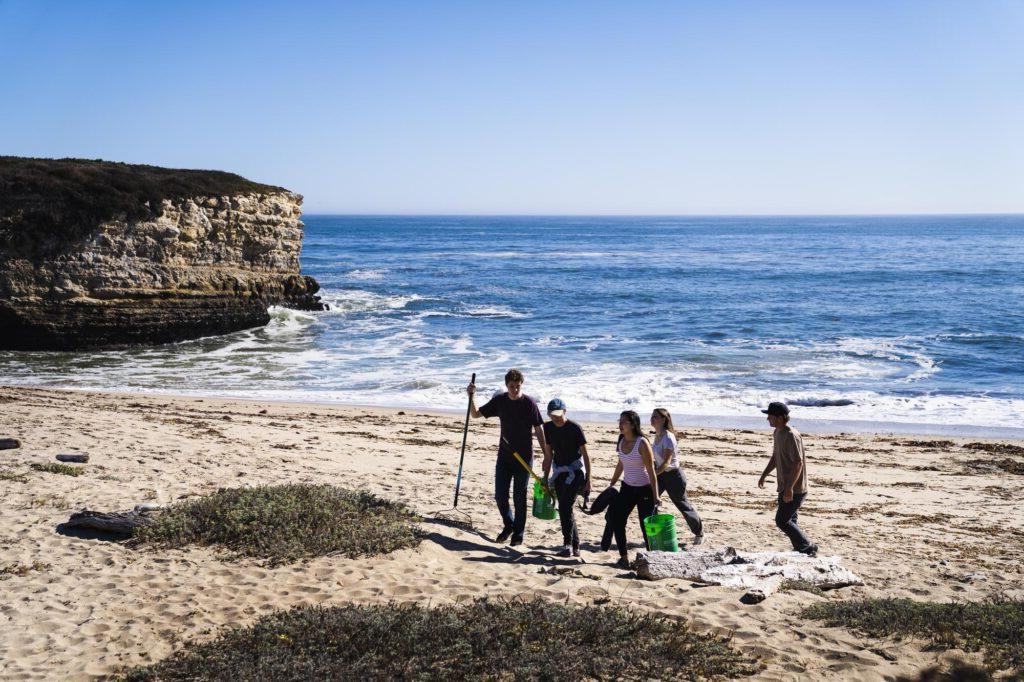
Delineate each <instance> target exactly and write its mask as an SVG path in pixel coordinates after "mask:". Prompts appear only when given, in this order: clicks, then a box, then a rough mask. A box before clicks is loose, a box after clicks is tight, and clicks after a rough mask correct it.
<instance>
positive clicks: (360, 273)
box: [345, 268, 388, 282]
mask: <svg viewBox="0 0 1024 682" xmlns="http://www.w3.org/2000/svg"><path fill="white" fill-rule="evenodd" d="M387 274H388V270H387V268H357V269H355V270H351V271H349V272H347V273H346V274H345V277H346V278H347V279H351V280H355V281H359V282H377V281H380V280H382V279H384V277H385V276H386V275H387Z"/></svg>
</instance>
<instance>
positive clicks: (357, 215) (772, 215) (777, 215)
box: [303, 211, 1024, 218]
mask: <svg viewBox="0 0 1024 682" xmlns="http://www.w3.org/2000/svg"><path fill="white" fill-rule="evenodd" d="M303 215H306V216H329V217H336V218H343V217H354V218H915V217H1012V218H1015V217H1024V211H1020V212H1013V211H1011V212H1005V211H992V212H967V213H957V212H952V213H950V212H921V213H417V212H399V213H378V212H341V213H337V212H321V211H308V212H306V211H303Z"/></svg>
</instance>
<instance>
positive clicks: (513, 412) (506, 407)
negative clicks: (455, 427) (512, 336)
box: [466, 369, 548, 547]
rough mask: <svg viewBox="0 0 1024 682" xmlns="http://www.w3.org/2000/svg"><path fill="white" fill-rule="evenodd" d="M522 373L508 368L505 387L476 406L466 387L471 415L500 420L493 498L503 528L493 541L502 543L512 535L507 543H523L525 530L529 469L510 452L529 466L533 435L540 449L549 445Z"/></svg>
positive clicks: (531, 459) (470, 390) (472, 388)
mask: <svg viewBox="0 0 1024 682" xmlns="http://www.w3.org/2000/svg"><path fill="white" fill-rule="evenodd" d="M523 380H524V379H523V373H522V372H520V371H519V370H518V369H510V370H509V371H508V372H506V373H505V388H506V389H507V391H506V392H505V393H501V394H499V395H496V396H494V397H493V398H491V399H490V400H489V401H487V402H486V403H485V404H484V405H482V406H481V407H480V409H479V410H478V409H477V407H476V403H475V400H474V396H473V394H474V393H475V392H476V386H474V385H473V384H470V385H469V386H467V387H466V393H468V394H469V413H470V414H471V415H473V416H474V417H497V418H498V419H499V420H500V422H501V441H500V442H499V443H498V461H497V464H496V465H495V467H494V501H495V502H496V503H497V505H498V512H499V513H500V514H501V520H502V522H503V523H504V528H503V529H502V531H501V533H499V534H498V537H497V538H496V539H495V542H498V543H502V542H505V541H506V540H508V539H509V537H511V538H512V542H511V543H509V544H511V545H512V546H513V547H514V546H516V545H521V544H523V533H524V532H525V531H526V487H527V484H528V483H529V482H530V473H529V472H528V471H527V470H526V469H524V468H523V465H521V464H520V463H519V462H517V461H516V458H515V457H513V456H512V453H513V452H518V453H519V456H520V457H522V458H523V460H524V461H525V462H526V463H527V464H529V465H531V466H532V461H533V436H536V437H537V442H539V443H540V448H541V452H543V453H544V456H545V457H547V456H548V446H547V443H546V442H545V440H544V429H543V428H541V425H542V424H543V423H544V420H543V419H542V418H541V416H540V410H539V409H538V408H537V401H535V400H534V399H533V398H531V397H530V396H528V395H526V394H525V393H523ZM509 486H511V487H512V503H513V506H514V508H515V515H513V514H512V511H511V510H509V506H508V489H509Z"/></svg>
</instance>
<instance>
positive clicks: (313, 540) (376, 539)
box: [134, 484, 420, 564]
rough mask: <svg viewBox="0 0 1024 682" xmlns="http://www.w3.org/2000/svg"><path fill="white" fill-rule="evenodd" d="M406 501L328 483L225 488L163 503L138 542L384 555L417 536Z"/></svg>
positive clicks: (242, 552) (281, 555)
mask: <svg viewBox="0 0 1024 682" xmlns="http://www.w3.org/2000/svg"><path fill="white" fill-rule="evenodd" d="M416 520H417V519H416V516H415V514H413V513H412V512H411V511H410V510H409V509H408V508H406V507H405V505H402V504H399V503H396V502H391V501H389V500H385V499H383V498H380V497H377V496H375V495H371V494H369V493H365V492H353V491H350V490H344V489H342V488H337V487H334V486H330V485H309V484H288V485H273V486H259V487H253V488H227V489H221V490H218V491H217V492H215V493H214V494H212V495H210V496H207V497H201V498H196V499H193V500H185V501H183V502H179V503H176V504H174V505H171V506H170V507H168V508H167V509H166V510H165V511H163V512H161V513H160V514H159V515H157V516H156V517H155V518H154V522H153V523H152V524H150V525H147V526H143V527H140V528H139V529H137V530H136V532H135V537H134V541H135V542H137V543H139V544H144V545H153V546H160V547H185V546H188V545H204V546H209V545H213V546H220V547H224V548H226V549H228V550H230V551H231V552H232V553H234V554H235V555H236V556H239V557H254V558H259V559H266V560H268V561H269V562H270V563H271V564H281V563H287V562H292V561H296V560H298V559H303V558H308V557H315V556H323V555H325V554H343V555H345V556H348V557H351V558H355V557H359V556H370V555H374V554H385V553H387V552H393V551H395V550H397V549H402V548H405V547H413V546H415V545H417V544H418V543H419V541H420V536H419V531H418V530H417V528H416V526H415V522H416Z"/></svg>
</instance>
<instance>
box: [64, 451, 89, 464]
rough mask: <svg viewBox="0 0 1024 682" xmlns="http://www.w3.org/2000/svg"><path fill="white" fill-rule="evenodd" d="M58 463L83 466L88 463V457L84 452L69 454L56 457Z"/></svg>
mask: <svg viewBox="0 0 1024 682" xmlns="http://www.w3.org/2000/svg"><path fill="white" fill-rule="evenodd" d="M57 461H58V462H78V463H79V464H85V463H86V462H88V461H89V455H88V454H86V453H84V452H69V453H61V454H59V455H57Z"/></svg>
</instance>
